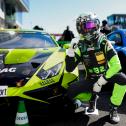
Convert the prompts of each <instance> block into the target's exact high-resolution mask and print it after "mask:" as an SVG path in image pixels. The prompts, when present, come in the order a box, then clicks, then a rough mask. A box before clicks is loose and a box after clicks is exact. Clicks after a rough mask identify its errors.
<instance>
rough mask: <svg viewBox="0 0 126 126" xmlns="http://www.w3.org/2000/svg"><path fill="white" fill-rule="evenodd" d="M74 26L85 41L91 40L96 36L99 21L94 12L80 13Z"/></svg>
mask: <svg viewBox="0 0 126 126" xmlns="http://www.w3.org/2000/svg"><path fill="white" fill-rule="evenodd" d="M76 28H77V31H78V33H79V34H81V35H83V37H84V38H85V39H86V40H87V41H92V40H93V39H96V38H97V37H98V33H99V28H100V21H99V19H98V18H97V15H96V14H95V13H89V14H81V15H80V16H79V17H78V18H77V19H76Z"/></svg>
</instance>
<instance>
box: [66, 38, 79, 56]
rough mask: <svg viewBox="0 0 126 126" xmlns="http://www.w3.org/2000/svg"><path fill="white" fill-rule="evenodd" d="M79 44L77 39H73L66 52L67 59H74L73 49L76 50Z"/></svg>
mask: <svg viewBox="0 0 126 126" xmlns="http://www.w3.org/2000/svg"><path fill="white" fill-rule="evenodd" d="M78 42H79V38H73V39H72V41H71V44H70V48H69V49H67V50H66V55H68V56H69V57H74V56H75V53H74V49H76V48H77V45H78Z"/></svg>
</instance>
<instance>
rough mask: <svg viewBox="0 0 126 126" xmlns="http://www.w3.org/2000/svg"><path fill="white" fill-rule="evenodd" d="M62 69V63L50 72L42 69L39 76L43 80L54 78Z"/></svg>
mask: <svg viewBox="0 0 126 126" xmlns="http://www.w3.org/2000/svg"><path fill="white" fill-rule="evenodd" d="M61 67H62V63H59V64H57V65H55V66H54V67H52V68H50V69H48V70H44V69H41V70H40V71H39V72H38V74H37V76H38V77H39V78H41V79H42V80H45V79H48V78H51V77H54V76H56V75H57V74H58V73H59V72H60V69H61Z"/></svg>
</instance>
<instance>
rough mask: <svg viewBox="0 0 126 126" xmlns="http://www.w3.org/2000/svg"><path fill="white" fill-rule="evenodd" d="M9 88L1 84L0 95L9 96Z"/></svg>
mask: <svg viewBox="0 0 126 126" xmlns="http://www.w3.org/2000/svg"><path fill="white" fill-rule="evenodd" d="M7 88H8V86H0V97H6V96H7Z"/></svg>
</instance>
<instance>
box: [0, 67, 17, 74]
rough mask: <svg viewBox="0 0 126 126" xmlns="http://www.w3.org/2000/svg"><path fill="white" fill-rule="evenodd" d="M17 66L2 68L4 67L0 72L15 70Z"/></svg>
mask: <svg viewBox="0 0 126 126" xmlns="http://www.w3.org/2000/svg"><path fill="white" fill-rule="evenodd" d="M16 69H17V68H15V67H11V68H4V69H0V73H7V72H10V73H12V72H15V71H16Z"/></svg>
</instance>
